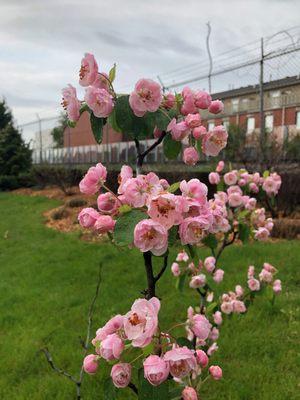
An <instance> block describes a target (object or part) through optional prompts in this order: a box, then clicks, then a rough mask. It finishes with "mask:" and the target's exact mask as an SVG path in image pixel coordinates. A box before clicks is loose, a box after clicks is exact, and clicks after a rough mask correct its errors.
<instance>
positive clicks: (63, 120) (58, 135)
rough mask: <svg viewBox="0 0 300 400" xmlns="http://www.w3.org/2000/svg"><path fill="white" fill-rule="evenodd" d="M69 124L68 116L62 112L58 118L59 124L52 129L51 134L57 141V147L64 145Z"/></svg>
mask: <svg viewBox="0 0 300 400" xmlns="http://www.w3.org/2000/svg"><path fill="white" fill-rule="evenodd" d="M67 126H68V117H67V114H66V113H61V115H60V118H59V120H58V125H57V126H56V127H55V128H53V129H52V131H51V135H52V137H53V140H54V142H55V145H56V147H63V145H64V131H65V129H66V127H67Z"/></svg>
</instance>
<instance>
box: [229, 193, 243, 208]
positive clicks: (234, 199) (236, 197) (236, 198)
mask: <svg viewBox="0 0 300 400" xmlns="http://www.w3.org/2000/svg"><path fill="white" fill-rule="evenodd" d="M228 204H229V205H230V207H234V208H235V207H240V206H241V205H242V204H243V197H242V196H241V195H240V194H239V193H237V192H235V193H231V194H230V195H229V196H228Z"/></svg>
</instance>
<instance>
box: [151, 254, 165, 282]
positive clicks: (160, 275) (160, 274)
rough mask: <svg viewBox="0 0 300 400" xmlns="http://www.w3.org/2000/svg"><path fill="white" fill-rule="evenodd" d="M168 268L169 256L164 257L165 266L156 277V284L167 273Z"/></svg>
mask: <svg viewBox="0 0 300 400" xmlns="http://www.w3.org/2000/svg"><path fill="white" fill-rule="evenodd" d="M167 266H168V254H167V255H165V256H164V265H163V266H162V268H161V270H160V271H159V273H158V274H157V275H156V276H155V277H154V280H155V283H156V282H157V281H158V280H159V279H160V278H161V277H162V275H163V273H164V272H165V270H166V268H167Z"/></svg>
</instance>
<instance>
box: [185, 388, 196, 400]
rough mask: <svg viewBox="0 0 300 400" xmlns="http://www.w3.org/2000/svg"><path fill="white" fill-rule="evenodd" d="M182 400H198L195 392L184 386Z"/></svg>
mask: <svg viewBox="0 0 300 400" xmlns="http://www.w3.org/2000/svg"><path fill="white" fill-rule="evenodd" d="M181 397H182V400H198V395H197V392H196V390H195V389H194V388H193V387H191V386H186V387H185V388H184V389H183V391H182V393H181Z"/></svg>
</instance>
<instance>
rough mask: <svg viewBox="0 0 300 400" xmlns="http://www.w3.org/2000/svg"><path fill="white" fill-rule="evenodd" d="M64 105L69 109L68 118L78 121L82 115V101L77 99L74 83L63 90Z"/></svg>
mask: <svg viewBox="0 0 300 400" xmlns="http://www.w3.org/2000/svg"><path fill="white" fill-rule="evenodd" d="M62 96H63V98H62V103H61V104H62V106H63V108H64V109H65V110H66V111H67V114H68V118H69V120H71V121H78V119H79V117H80V106H81V103H80V101H79V100H78V99H77V94H76V89H75V88H74V87H73V86H72V85H68V87H66V88H64V89H63V90H62Z"/></svg>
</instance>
